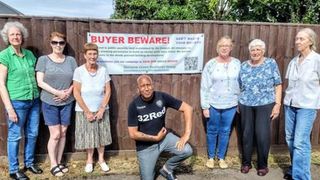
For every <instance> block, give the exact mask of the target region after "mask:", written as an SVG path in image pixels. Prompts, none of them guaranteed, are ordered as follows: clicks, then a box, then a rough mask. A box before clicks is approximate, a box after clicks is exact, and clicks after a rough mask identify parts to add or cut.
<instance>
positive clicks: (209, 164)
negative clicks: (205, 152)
mask: <svg viewBox="0 0 320 180" xmlns="http://www.w3.org/2000/svg"><path fill="white" fill-rule="evenodd" d="M206 166H207V167H208V168H210V169H213V168H214V160H213V159H212V158H210V159H208V160H207V163H206Z"/></svg>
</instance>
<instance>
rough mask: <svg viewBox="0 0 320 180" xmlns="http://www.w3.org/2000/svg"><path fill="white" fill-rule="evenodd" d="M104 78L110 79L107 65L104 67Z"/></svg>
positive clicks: (107, 80)
mask: <svg viewBox="0 0 320 180" xmlns="http://www.w3.org/2000/svg"><path fill="white" fill-rule="evenodd" d="M105 79H106V82H109V81H110V80H111V78H110V76H109V72H108V68H107V67H105Z"/></svg>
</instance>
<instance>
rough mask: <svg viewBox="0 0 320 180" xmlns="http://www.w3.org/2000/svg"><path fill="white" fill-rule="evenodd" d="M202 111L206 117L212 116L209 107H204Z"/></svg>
mask: <svg viewBox="0 0 320 180" xmlns="http://www.w3.org/2000/svg"><path fill="white" fill-rule="evenodd" d="M202 113H203V116H204V117H205V118H209V117H210V112H209V109H204V110H202Z"/></svg>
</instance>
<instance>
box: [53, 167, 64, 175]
mask: <svg viewBox="0 0 320 180" xmlns="http://www.w3.org/2000/svg"><path fill="white" fill-rule="evenodd" d="M50 173H51V174H52V176H55V177H61V176H63V175H64V174H63V172H62V171H61V169H60V168H59V165H57V166H55V167H53V168H51V170H50Z"/></svg>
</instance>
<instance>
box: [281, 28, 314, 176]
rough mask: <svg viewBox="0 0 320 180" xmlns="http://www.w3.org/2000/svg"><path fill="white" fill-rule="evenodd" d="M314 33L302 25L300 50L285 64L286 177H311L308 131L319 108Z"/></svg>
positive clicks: (298, 39)
mask: <svg viewBox="0 0 320 180" xmlns="http://www.w3.org/2000/svg"><path fill="white" fill-rule="evenodd" d="M316 39H317V35H316V33H315V32H314V31H313V30H312V29H310V28H305V29H301V30H300V31H299V32H298V34H297V35H296V40H295V44H296V47H297V50H298V52H299V54H298V55H297V56H296V57H295V58H293V59H292V60H291V62H290V63H289V65H288V69H287V73H286V79H288V87H287V89H286V95H285V97H284V104H285V106H284V110H285V132H286V141H287V144H288V147H289V151H290V157H291V164H292V166H291V167H290V168H289V171H288V172H287V173H286V175H285V177H284V178H285V179H311V172H310V163H311V162H310V161H311V143H310V134H311V130H312V126H313V123H314V121H315V119H316V115H317V109H320V84H319V82H320V55H319V54H318V53H316V52H315V50H316V44H317V43H316Z"/></svg>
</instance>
